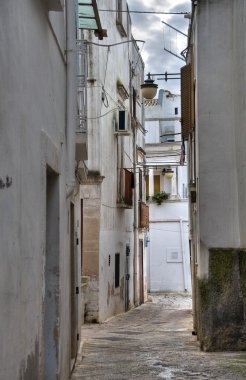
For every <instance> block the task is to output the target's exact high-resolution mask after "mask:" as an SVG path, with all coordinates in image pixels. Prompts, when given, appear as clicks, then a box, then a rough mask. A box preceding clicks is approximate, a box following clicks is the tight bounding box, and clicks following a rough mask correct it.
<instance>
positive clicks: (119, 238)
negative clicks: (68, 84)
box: [76, 1, 147, 322]
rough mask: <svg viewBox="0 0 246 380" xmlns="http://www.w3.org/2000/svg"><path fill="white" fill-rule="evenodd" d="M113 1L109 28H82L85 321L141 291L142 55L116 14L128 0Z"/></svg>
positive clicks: (137, 298) (133, 300) (80, 202)
mask: <svg viewBox="0 0 246 380" xmlns="http://www.w3.org/2000/svg"><path fill="white" fill-rule="evenodd" d="M117 4H118V7H119V8H118V9H119V12H116V13H113V12H102V13H101V15H100V18H101V23H102V25H103V28H104V29H106V30H107V38H105V39H104V40H103V44H101V43H100V44H98V40H97V38H96V37H95V35H94V34H93V33H92V32H85V33H84V44H85V45H86V48H87V62H88V69H87V105H88V114H87V146H88V160H87V161H86V166H87V168H86V171H87V176H86V177H85V178H83V177H80V178H79V182H80V188H79V192H78V194H77V198H76V210H77V214H79V213H80V214H81V225H80V230H81V231H80V235H81V244H80V252H81V258H82V259H81V264H82V285H81V287H82V297H83V299H84V301H83V303H84V310H83V311H82V314H83V317H84V318H85V320H86V321H89V322H91V321H94V322H102V321H104V320H105V319H106V318H108V317H110V316H112V315H114V314H117V313H120V312H123V311H125V310H128V309H129V308H130V307H133V306H134V305H138V304H139V303H142V302H144V300H145V299H146V292H147V287H146V285H145V284H146V269H145V249H144V236H145V227H146V225H144V226H143V227H140V226H139V210H140V203H141V202H140V201H142V203H143V205H142V208H143V209H144V210H146V209H147V207H146V206H145V208H144V202H143V200H144V195H142V186H144V176H143V173H140V172H139V170H138V160H139V161H141V160H142V161H143V156H144V146H143V144H144V134H143V133H144V129H143V112H142V99H141V94H140V83H141V81H143V61H142V59H141V56H140V54H139V51H138V47H137V45H136V42H135V41H134V39H133V37H132V34H131V20H130V17H129V13H127V12H121V10H127V4H126V2H124V1H119V2H118V3H117ZM101 7H102V9H110V8H112V9H114V8H115V1H110V2H109V1H107V2H106V1H103V2H102V4H101ZM140 175H141V184H140V182H139V176H140ZM140 198H141V199H140ZM142 212H145V213H146V211H142Z"/></svg>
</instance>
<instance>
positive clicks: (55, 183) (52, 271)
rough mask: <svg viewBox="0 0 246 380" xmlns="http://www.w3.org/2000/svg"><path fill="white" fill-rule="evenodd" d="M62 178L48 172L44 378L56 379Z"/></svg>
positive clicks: (48, 379) (48, 170) (50, 171)
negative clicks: (60, 188) (60, 182)
mask: <svg viewBox="0 0 246 380" xmlns="http://www.w3.org/2000/svg"><path fill="white" fill-rule="evenodd" d="M59 234H60V228H59V175H58V174H57V173H55V172H54V171H53V170H51V169H50V168H49V167H47V170H46V247H45V248H46V249H45V269H44V272H45V273H44V281H45V284H44V285H45V296H44V378H45V380H54V379H56V377H57V372H58V344H59V278H60V269H59V259H60V250H59V245H60V244H59Z"/></svg>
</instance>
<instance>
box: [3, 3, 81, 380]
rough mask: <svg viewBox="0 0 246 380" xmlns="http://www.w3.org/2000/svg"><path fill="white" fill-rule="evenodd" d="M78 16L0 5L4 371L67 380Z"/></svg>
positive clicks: (67, 9)
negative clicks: (72, 51)
mask: <svg viewBox="0 0 246 380" xmlns="http://www.w3.org/2000/svg"><path fill="white" fill-rule="evenodd" d="M49 10H58V11H59V12H50V11H49ZM75 17H76V13H75V8H74V6H73V2H66V3H64V4H63V2H60V1H59V0H56V1H55V0H48V1H40V0H34V1H28V0H23V1H21V2H20V1H17V0H14V1H4V2H1V4H0V31H1V33H0V73H1V87H0V215H1V218H2V223H1V228H0V259H1V265H0V310H1V311H0V340H1V353H0V378H1V379H11V380H15V379H16V380H17V379H18V380H19V379H21V380H30V379H45V380H54V379H60V380H67V379H68V378H69V376H70V370H71V363H72V362H73V359H74V357H75V356H74V353H72V348H71V347H72V346H74V345H77V337H76V333H77V331H78V327H79V317H78V316H75V314H74V316H75V317H76V318H75V319H77V322H76V321H73V322H72V319H71V314H72V310H71V307H72V306H71V302H72V301H71V299H72V297H71V293H70V292H71V286H72V285H71V277H72V276H71V258H70V256H71V255H70V238H71V224H70V216H69V214H70V211H71V203H70V194H71V193H72V191H73V188H74V185H75V178H74V167H75V165H74V164H75V163H74V155H75V154H74V152H75V145H74V139H75V124H76V114H72V113H71V108H70V105H71V104H75V109H76V92H74V93H73V91H72V90H71V86H72V85H73V81H74V80H75V71H74V70H73V69H74V67H73V66H72V62H73V59H72V60H71V59H70V57H71V55H70V49H71V48H73V47H74V46H75V45H73V43H75ZM66 27H67V29H66ZM68 41H70V42H71V44H70V45H69V44H68ZM65 51H67V54H65ZM66 78H69V79H67V81H66ZM68 94H69V95H68ZM71 168H72V170H71ZM75 271H76V269H75ZM74 290H75V289H74ZM74 294H75V292H74ZM74 333H75V341H73V337H74ZM75 349H76V347H75Z"/></svg>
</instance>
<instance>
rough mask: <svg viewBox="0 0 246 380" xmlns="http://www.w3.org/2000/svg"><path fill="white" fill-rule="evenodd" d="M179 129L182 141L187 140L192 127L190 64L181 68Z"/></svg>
mask: <svg viewBox="0 0 246 380" xmlns="http://www.w3.org/2000/svg"><path fill="white" fill-rule="evenodd" d="M181 127H182V137H183V139H184V140H188V139H189V134H190V131H191V128H192V127H193V126H192V84H191V64H190V63H189V64H188V65H186V66H183V67H182V68H181Z"/></svg>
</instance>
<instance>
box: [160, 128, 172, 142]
mask: <svg viewBox="0 0 246 380" xmlns="http://www.w3.org/2000/svg"><path fill="white" fill-rule="evenodd" d="M174 133H175V127H174V125H169V126H161V136H160V140H161V142H173V141H175V136H174Z"/></svg>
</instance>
